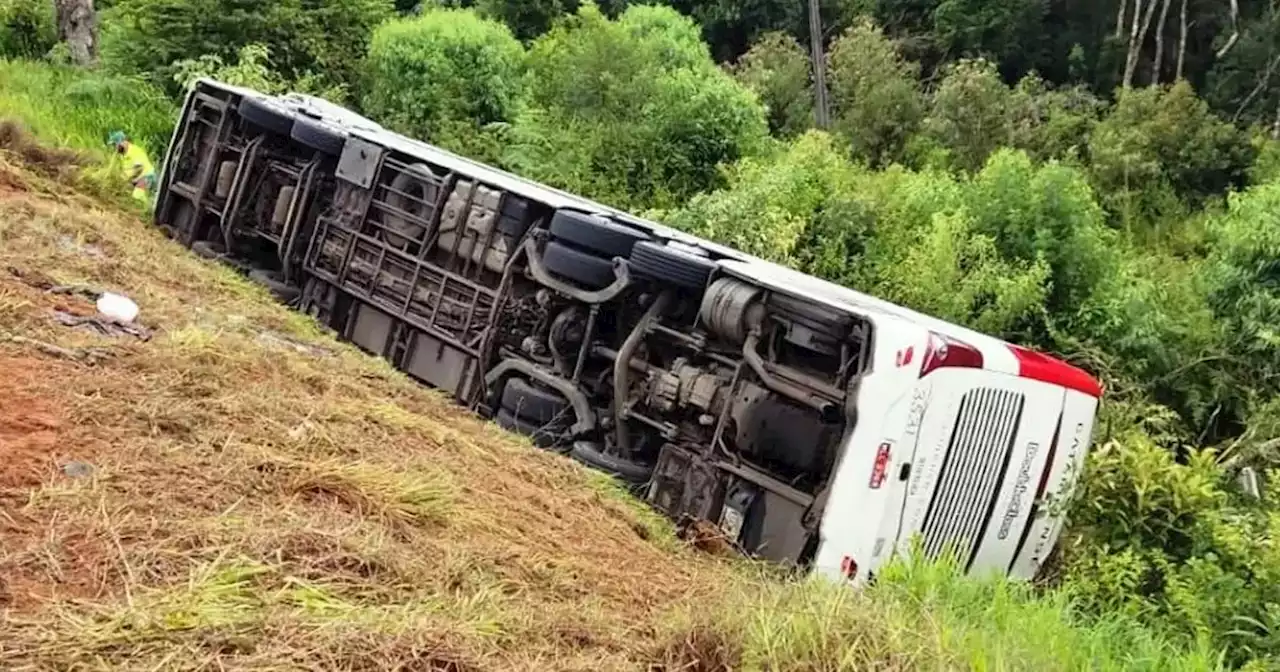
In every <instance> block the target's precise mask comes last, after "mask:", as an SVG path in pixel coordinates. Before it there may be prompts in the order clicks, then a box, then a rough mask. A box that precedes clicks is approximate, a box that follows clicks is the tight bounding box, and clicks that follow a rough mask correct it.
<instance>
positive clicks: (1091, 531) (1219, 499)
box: [1066, 408, 1280, 669]
mask: <svg viewBox="0 0 1280 672" xmlns="http://www.w3.org/2000/svg"><path fill="white" fill-rule="evenodd" d="M1150 410H1151V409H1149V408H1147V409H1142V411H1141V412H1142V413H1144V414H1146V413H1150ZM1121 412H1123V409H1122V411H1121ZM1130 422H1131V421H1130ZM1276 475H1280V473H1273V474H1272V476H1273V477H1274V476H1276ZM1225 480H1226V478H1225V474H1224V473H1223V471H1222V469H1221V468H1220V467H1219V466H1218V464H1217V462H1216V456H1215V455H1214V454H1213V453H1211V452H1205V451H1198V450H1187V451H1186V458H1185V460H1184V461H1183V463H1179V462H1177V461H1175V459H1174V457H1173V454H1172V453H1171V452H1170V451H1169V450H1168V448H1167V447H1166V446H1162V445H1159V444H1157V443H1156V442H1154V441H1153V440H1152V439H1151V438H1149V437H1148V436H1147V435H1146V434H1145V433H1144V432H1142V431H1141V430H1140V429H1138V428H1136V427H1132V428H1130V429H1126V430H1124V431H1122V432H1121V433H1119V434H1118V435H1117V436H1116V437H1114V438H1112V439H1111V440H1110V441H1107V442H1105V443H1104V444H1103V445H1102V446H1100V447H1099V448H1097V449H1095V450H1094V451H1093V454H1092V455H1091V457H1090V461H1089V473H1088V478H1086V479H1085V481H1084V489H1083V491H1082V492H1081V496H1080V497H1079V498H1078V500H1077V504H1076V506H1075V507H1074V509H1073V512H1072V514H1073V520H1074V521H1075V523H1076V527H1077V530H1078V532H1079V533H1080V534H1081V535H1082V537H1081V540H1082V543H1080V544H1077V545H1076V546H1075V547H1074V548H1073V549H1072V553H1070V554H1069V557H1070V560H1069V561H1068V563H1067V568H1068V569H1067V572H1066V577H1067V583H1066V586H1067V589H1068V590H1070V591H1071V593H1072V595H1073V596H1075V598H1076V599H1077V600H1078V601H1079V602H1080V604H1081V605H1082V606H1084V607H1085V608H1087V609H1089V610H1090V611H1092V612H1093V613H1111V614H1115V613H1120V614H1127V615H1130V616H1133V617H1140V618H1142V619H1144V620H1146V621H1147V622H1148V623H1150V624H1151V625H1152V627H1153V628H1154V629H1155V630H1156V631H1157V632H1160V633H1162V634H1163V635H1165V636H1166V637H1170V638H1173V641H1175V642H1179V641H1180V642H1181V643H1183V644H1186V645H1198V646H1208V647H1212V648H1213V649H1217V650H1222V651H1223V652H1224V657H1225V662H1226V663H1227V664H1229V665H1231V666H1232V667H1235V666H1239V665H1242V664H1244V663H1246V662H1247V661H1250V660H1253V661H1255V662H1254V664H1255V665H1258V664H1261V667H1260V668H1255V669H1270V667H1269V666H1274V665H1275V664H1276V663H1277V662H1280V657H1278V656H1280V612H1277V611H1276V608H1275V605H1276V604H1277V603H1278V601H1280V589H1278V588H1277V586H1278V585H1280V583H1277V581H1278V580H1280V550H1277V549H1280V546H1278V545H1277V543H1276V541H1277V533H1280V499H1277V497H1276V495H1275V493H1274V492H1273V493H1271V494H1270V495H1269V496H1267V497H1265V498H1264V499H1263V501H1261V502H1257V503H1250V502H1247V501H1245V500H1242V499H1240V498H1239V496H1237V495H1232V494H1230V493H1229V492H1228V491H1227V490H1226V488H1225V487H1224V486H1225Z"/></svg>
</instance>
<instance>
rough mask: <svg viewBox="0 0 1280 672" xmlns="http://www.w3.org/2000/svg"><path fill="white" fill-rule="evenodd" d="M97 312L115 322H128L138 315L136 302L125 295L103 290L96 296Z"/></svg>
mask: <svg viewBox="0 0 1280 672" xmlns="http://www.w3.org/2000/svg"><path fill="white" fill-rule="evenodd" d="M98 312H99V313H102V314H103V316H105V317H109V318H111V319H113V320H115V321H117V322H121V323H123V324H129V323H130V322H133V321H134V320H135V319H137V317H138V304H136V303H134V302H133V299H130V298H129V297H127V296H121V295H119V294H112V293H111V292H104V293H103V294H102V296H100V297H98Z"/></svg>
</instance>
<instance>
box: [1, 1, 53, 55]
mask: <svg viewBox="0 0 1280 672" xmlns="http://www.w3.org/2000/svg"><path fill="white" fill-rule="evenodd" d="M57 43H58V31H57V26H56V25H55V23H54V15H53V3H51V2H48V0H0V57H4V58H42V57H44V55H45V54H47V53H49V50H50V49H53V45H55V44H57Z"/></svg>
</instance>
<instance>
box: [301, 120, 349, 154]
mask: <svg viewBox="0 0 1280 672" xmlns="http://www.w3.org/2000/svg"><path fill="white" fill-rule="evenodd" d="M289 137H291V138H293V139H294V140H296V141H298V142H299V143H301V144H303V145H306V146H307V147H310V148H311V149H314V150H316V151H317V152H322V153H324V154H328V155H330V156H342V148H343V147H345V146H346V144H347V136H346V135H343V134H342V133H340V132H338V131H337V130H336V129H334V128H333V127H332V126H329V125H327V124H324V123H323V122H320V121H316V120H313V119H311V118H310V117H302V116H300V117H298V118H297V119H295V120H294V122H293V131H292V132H291V133H290V134H289Z"/></svg>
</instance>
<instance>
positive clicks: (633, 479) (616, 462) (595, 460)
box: [569, 441, 653, 484]
mask: <svg viewBox="0 0 1280 672" xmlns="http://www.w3.org/2000/svg"><path fill="white" fill-rule="evenodd" d="M569 456H570V457H572V458H573V459H575V460H577V461H579V462H581V463H583V464H585V465H587V466H588V467H591V468H592V469H598V470H600V471H603V472H605V473H606V474H609V475H611V476H615V477H617V478H619V479H622V480H624V481H627V482H629V483H637V484H639V483H646V482H648V481H649V477H651V476H652V475H653V467H652V466H649V465H647V464H640V463H639V462H632V461H631V460H624V459H622V458H620V457H617V456H614V455H609V454H607V453H603V452H601V451H600V449H599V448H598V447H597V445H596V444H594V443H591V442H590V441H577V442H575V443H574V444H573V449H572V450H570V451H569Z"/></svg>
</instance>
